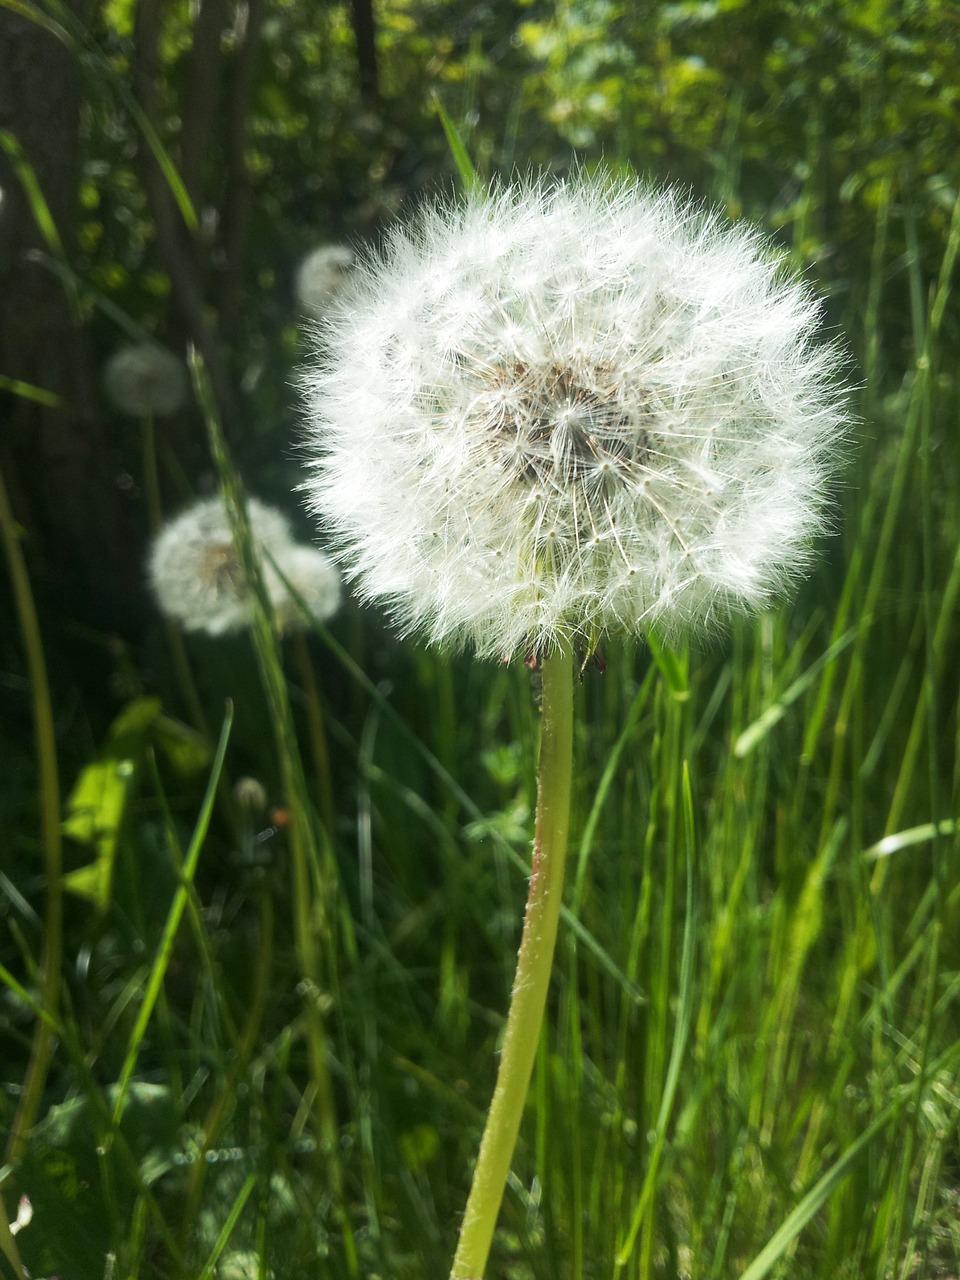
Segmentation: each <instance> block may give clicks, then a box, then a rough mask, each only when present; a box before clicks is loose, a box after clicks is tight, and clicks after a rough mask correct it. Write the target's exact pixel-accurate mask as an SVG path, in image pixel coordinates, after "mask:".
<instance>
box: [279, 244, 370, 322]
mask: <svg viewBox="0 0 960 1280" xmlns="http://www.w3.org/2000/svg"><path fill="white" fill-rule="evenodd" d="M355 260H356V259H355V256H354V252H353V250H352V249H351V248H350V246H349V245H346V244H325V245H321V246H320V248H319V249H314V250H313V251H312V252H311V253H308V254H307V256H306V257H305V258H304V259H303V261H302V262H301V263H300V266H299V267H298V268H297V275H296V280H295V282H294V291H295V293H296V295H297V301H298V302H299V304H300V306H301V308H302V309H303V310H304V311H305V312H306V313H307V314H308V315H312V316H314V317H320V316H322V315H324V314H325V313H326V311H328V310H329V308H330V306H331V305H332V304H333V303H334V302H335V301H336V299H337V298H338V297H339V296H340V295H341V294H342V293H343V291H344V289H345V288H346V287H347V284H348V282H349V279H350V272H351V270H352V268H353V265H354V262H355Z"/></svg>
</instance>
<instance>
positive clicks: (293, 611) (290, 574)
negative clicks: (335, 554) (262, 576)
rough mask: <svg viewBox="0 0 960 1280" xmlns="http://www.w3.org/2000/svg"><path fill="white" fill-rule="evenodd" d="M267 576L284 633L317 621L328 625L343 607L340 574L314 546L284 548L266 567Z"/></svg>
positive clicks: (271, 595)
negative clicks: (330, 619)
mask: <svg viewBox="0 0 960 1280" xmlns="http://www.w3.org/2000/svg"><path fill="white" fill-rule="evenodd" d="M266 576H267V588H268V590H269V592H270V598H271V600H272V601H273V606H274V609H275V610H276V614H277V620H278V622H279V624H280V626H281V628H282V629H283V630H294V629H296V628H302V627H308V626H309V625H310V623H311V621H312V620H314V619H316V621H318V622H326V620H327V619H328V618H332V617H333V615H334V614H335V613H336V612H337V610H338V609H339V607H340V574H339V572H338V571H337V569H336V567H335V565H334V563H333V561H332V560H331V559H330V557H329V556H325V555H324V554H323V552H322V551H317V550H316V548H315V547H305V546H301V545H299V544H297V545H294V546H290V547H285V548H284V549H283V550H282V551H281V552H280V553H279V554H278V555H277V556H276V557H275V560H274V562H273V563H272V564H269V565H267V566H266ZM301 601H302V603H301ZM304 606H305V607H306V612H305V611H304Z"/></svg>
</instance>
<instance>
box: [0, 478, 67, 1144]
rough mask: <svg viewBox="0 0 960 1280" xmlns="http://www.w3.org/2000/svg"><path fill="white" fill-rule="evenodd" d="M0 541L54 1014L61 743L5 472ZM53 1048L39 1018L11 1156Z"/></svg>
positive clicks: (48, 1006) (0, 488)
mask: <svg viewBox="0 0 960 1280" xmlns="http://www.w3.org/2000/svg"><path fill="white" fill-rule="evenodd" d="M0 541H2V543H3V547H4V551H5V553H6V558H7V564H8V565H9V567H10V578H11V581H12V583H13V595H14V601H15V605H16V610H17V615H18V618H19V622H20V632H21V635H22V636H23V648H24V652H25V654H26V658H27V669H28V671H29V673H30V686H31V689H32V691H33V723H34V731H35V733H36V751H37V774H38V777H39V784H40V822H41V831H42V838H43V863H44V873H45V877H46V911H45V916H44V928H43V962H42V973H43V977H42V987H41V989H42V993H43V1007H44V1009H45V1010H46V1011H47V1013H49V1014H50V1015H51V1016H52V1017H56V1016H57V1012H58V1009H59V1005H60V964H61V959H62V954H63V882H62V877H61V872H62V866H61V829H60V775H59V770H58V766H57V743H56V733H55V730H54V722H53V703H52V700H51V697H50V685H49V682H48V680H47V666H46V661H45V659H44V655H43V639H42V636H41V633H40V623H39V620H38V618H37V610H36V607H35V605H34V601H33V592H32V591H31V590H30V579H29V577H28V575H27V566H26V563H25V561H24V558H23V551H22V549H21V547H20V538H19V534H18V531H17V523H16V520H15V518H14V514H13V508H12V507H11V505H10V499H9V497H8V495H7V488H6V485H5V484H4V481H3V477H2V475H0ZM52 1053H53V1031H52V1029H51V1027H50V1024H49V1022H47V1021H46V1020H45V1019H42V1018H41V1019H40V1021H39V1022H38V1023H37V1026H36V1029H35V1031H34V1035H33V1045H32V1048H31V1051H30V1063H29V1066H28V1067H27V1074H26V1078H25V1079H24V1082H23V1088H22V1090H21V1093H20V1103H19V1106H18V1107H17V1112H16V1115H15V1116H14V1119H13V1124H12V1125H11V1127H10V1136H9V1139H8V1142H7V1151H6V1159H7V1160H15V1159H17V1158H19V1156H21V1155H22V1154H23V1150H24V1146H25V1142H26V1135H27V1132H28V1130H29V1129H30V1127H31V1126H32V1124H33V1122H34V1120H35V1119H36V1115H37V1112H38V1110H39V1108H40V1102H41V1099H42V1097H43V1088H44V1084H45V1083H46V1079H47V1071H48V1068H49V1066H50V1058H51V1056H52Z"/></svg>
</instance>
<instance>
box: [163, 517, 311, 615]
mask: <svg viewBox="0 0 960 1280" xmlns="http://www.w3.org/2000/svg"><path fill="white" fill-rule="evenodd" d="M247 515H248V517H249V520H250V532H251V535H252V537H253V542H254V546H255V548H256V549H257V550H258V551H259V552H260V555H261V559H262V560H263V561H264V562H266V561H268V560H269V559H271V558H272V559H273V560H282V558H283V557H284V556H285V555H286V554H287V553H288V551H289V550H290V548H291V547H293V545H294V543H293V539H292V536H291V533H290V524H289V521H288V520H287V517H286V516H285V515H283V514H282V512H280V511H277V510H275V509H274V508H273V507H268V506H265V505H264V504H263V503H262V502H259V501H258V500H257V499H256V498H250V499H249V500H248V501H247ZM264 572H265V574H267V575H268V577H269V570H268V566H267V564H266V563H265V564H264ZM149 577H150V585H151V587H152V588H153V593H154V595H155V597H156V600H157V603H158V605H159V606H160V609H161V611H162V612H163V613H164V614H166V616H167V617H168V618H170V619H171V620H172V621H173V622H176V623H177V624H178V625H179V626H181V627H182V628H183V629H184V630H185V631H203V632H206V634H207V635H210V636H222V635H228V634H230V633H232V632H236V631H241V630H243V628H244V627H247V626H249V624H250V621H251V618H252V615H253V600H252V596H251V591H250V586H249V583H248V581H247V578H246V575H245V574H244V570H243V566H242V564H241V561H240V556H239V554H238V552H237V549H236V546H235V544H234V541H233V534H232V532H231V529H230V520H229V517H228V515H227V508H226V505H225V504H224V500H223V498H222V496H220V495H219V494H218V495H217V496H216V497H213V498H203V499H201V500H200V501H199V502H195V503H193V505H192V506H190V507H188V508H187V509H186V510H185V511H183V512H181V513H180V515H178V516H176V517H175V518H174V519H173V520H171V521H170V522H169V524H167V525H165V526H164V528H163V529H161V530H160V532H159V533H158V534H157V536H156V538H155V539H154V542H153V546H152V547H151V550H150V557H149Z"/></svg>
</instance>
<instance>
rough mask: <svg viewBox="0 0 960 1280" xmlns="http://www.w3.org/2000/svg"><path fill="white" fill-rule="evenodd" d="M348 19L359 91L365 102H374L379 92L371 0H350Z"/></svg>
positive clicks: (374, 26)
mask: <svg viewBox="0 0 960 1280" xmlns="http://www.w3.org/2000/svg"><path fill="white" fill-rule="evenodd" d="M350 21H351V23H352V25H353V35H354V39H355V40H356V42H357V66H358V69H359V73H360V92H361V94H362V95H363V97H364V99H365V100H366V101H367V102H371V103H373V102H376V100H377V98H378V96H379V93H380V86H379V78H378V73H377V26H376V20H375V18H374V16H373V3H372V0H350Z"/></svg>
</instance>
